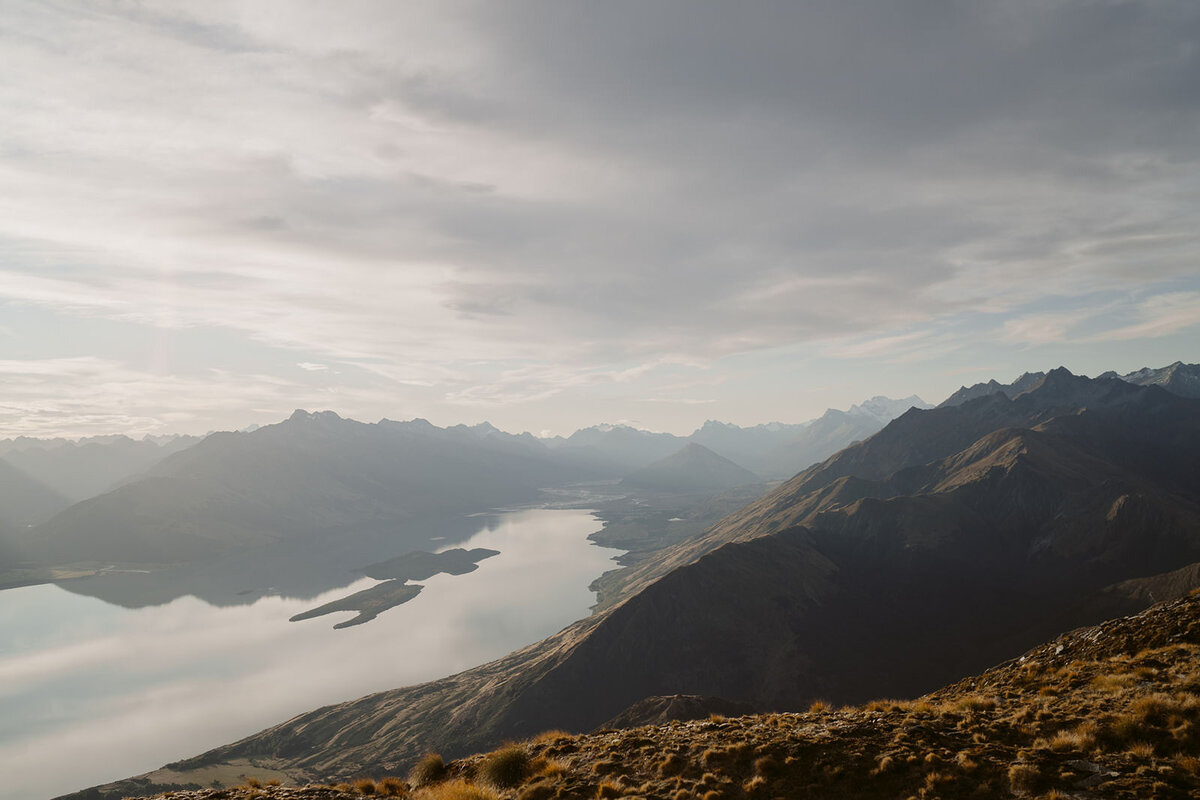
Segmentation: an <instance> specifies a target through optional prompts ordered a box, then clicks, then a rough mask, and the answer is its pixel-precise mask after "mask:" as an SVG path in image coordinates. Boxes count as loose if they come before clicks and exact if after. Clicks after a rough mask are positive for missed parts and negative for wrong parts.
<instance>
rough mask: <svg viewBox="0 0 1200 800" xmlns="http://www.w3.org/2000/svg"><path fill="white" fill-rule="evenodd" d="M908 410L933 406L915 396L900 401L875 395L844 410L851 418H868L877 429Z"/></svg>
mask: <svg viewBox="0 0 1200 800" xmlns="http://www.w3.org/2000/svg"><path fill="white" fill-rule="evenodd" d="M910 408H933V406H931V405H929V403H926V402H925V401H924V400H922V399H921V398H919V397H917V396H916V395H915V394H914V395H910V396H908V397H905V398H903V399H902V400H894V399H892V398H890V397H884V396H883V395H875V396H874V397H872V398H871V399H870V400H864V401H863V402H862V403H859V404H857V405H852V406H850V408H849V409H847V410H846V413H847V414H848V415H849V416H851V417H855V416H861V417H870V418H872V419H874V420H875V421H876V422H878V423H879V427H881V428H882V427H883V426H884V425H887V424H888V423H889V422H891V421H892V420H894V419H895V418H896V417H898V416H900V415H901V414H903V413H904V412H905V411H908V410H909V409H910ZM831 455H832V454H831Z"/></svg>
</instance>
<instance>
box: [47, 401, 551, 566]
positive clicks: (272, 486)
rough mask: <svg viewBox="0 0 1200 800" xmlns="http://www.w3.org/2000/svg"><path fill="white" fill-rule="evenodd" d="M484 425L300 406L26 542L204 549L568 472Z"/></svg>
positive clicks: (128, 557)
mask: <svg viewBox="0 0 1200 800" xmlns="http://www.w3.org/2000/svg"><path fill="white" fill-rule="evenodd" d="M486 433H487V432H481V433H480V434H478V435H477V434H473V433H471V432H470V431H466V432H464V431H454V430H443V429H441V428H435V427H434V426H431V425H429V424H428V423H425V424H424V425H421V424H420V421H416V422H414V423H393V422H389V421H386V420H385V421H383V422H380V423H376V424H373V425H369V424H364V423H360V422H355V421H353V420H347V419H342V418H341V417H338V416H337V415H336V414H333V413H332V412H321V413H317V414H309V413H306V412H303V411H298V412H296V413H295V414H293V415H292V417H291V418H289V419H288V420H286V421H284V422H282V423H279V424H276V425H269V426H266V427H263V428H259V429H258V430H255V431H253V432H251V433H217V434H212V435H210V436H209V437H208V438H206V439H205V440H204V441H202V442H200V443H199V444H197V445H195V446H193V447H191V448H189V449H186V450H183V451H182V452H179V453H176V454H175V455H173V456H171V457H169V458H167V459H166V460H164V461H162V462H161V463H159V464H158V465H156V466H155V467H154V468H153V469H151V470H150V471H149V472H148V473H147V474H146V475H145V476H144V477H143V478H141V479H139V480H137V481H135V482H133V483H130V484H127V485H125V486H122V487H120V488H118V489H116V490H114V491H112V492H109V493H107V494H104V495H101V496H99V497H96V498H93V499H90V500H86V501H84V502H82V503H78V504H76V505H74V506H72V507H71V508H69V509H67V510H66V511H64V512H62V513H61V514H59V515H57V516H56V517H55V518H53V519H52V520H50V521H49V522H47V523H45V524H44V525H42V526H40V527H39V528H38V529H37V530H35V531H33V535H32V536H31V537H29V539H28V541H27V547H28V549H29V550H30V551H31V552H33V553H34V554H36V555H37V557H39V558H40V559H42V560H43V561H46V562H54V561H62V560H68V561H86V560H111V561H123V562H143V563H155V562H174V561H187V560H192V559H203V558H211V557H215V556H219V555H223V554H228V553H230V552H234V551H236V550H239V549H243V548H262V547H267V546H270V545H272V544H275V543H278V542H281V541H284V540H288V539H297V538H303V537H311V536H314V535H316V534H318V533H321V534H322V535H324V536H326V537H327V536H328V534H329V533H330V532H332V531H339V530H341V531H348V530H362V529H370V528H373V527H375V528H378V527H381V526H388V525H394V523H395V522H396V521H397V520H402V519H411V518H413V517H416V516H419V515H422V514H431V513H444V512H459V511H474V510H480V509H484V508H489V507H493V506H496V505H500V504H504V503H512V502H517V501H520V500H525V499H530V498H532V497H533V496H534V495H535V494H536V490H537V489H538V488H539V487H541V486H548V485H555V484H559V483H561V482H563V481H567V480H570V479H571V477H572V476H573V473H572V471H571V470H570V469H565V468H563V467H562V466H561V465H560V464H558V463H556V462H555V461H554V460H553V459H552V458H551V457H550V455H549V454H548V453H547V452H546V451H545V448H543V447H541V446H540V445H539V444H537V443H536V442H533V443H529V442H526V441H522V440H520V437H507V435H506V436H505V437H493V436H489V435H486Z"/></svg>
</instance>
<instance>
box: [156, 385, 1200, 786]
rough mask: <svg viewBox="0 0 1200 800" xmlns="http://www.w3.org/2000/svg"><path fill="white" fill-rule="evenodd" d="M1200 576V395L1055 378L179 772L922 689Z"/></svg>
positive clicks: (381, 761) (833, 464)
mask: <svg viewBox="0 0 1200 800" xmlns="http://www.w3.org/2000/svg"><path fill="white" fill-rule="evenodd" d="M1198 562H1200V402H1198V401H1196V400H1189V399H1185V398H1181V397H1178V396H1175V395H1172V394H1169V393H1168V392H1166V391H1163V390H1162V389H1160V388H1158V387H1154V386H1151V387H1141V386H1136V385H1132V384H1129V383H1126V382H1124V381H1120V380H1089V379H1087V378H1081V377H1076V376H1073V375H1071V374H1070V373H1069V372H1067V371H1066V370H1062V369H1059V370H1053V371H1051V372H1050V373H1048V374H1047V375H1045V376H1043V377H1042V378H1041V379H1039V380H1038V382H1037V384H1036V385H1035V386H1034V387H1032V388H1031V389H1030V390H1028V391H1026V392H1024V393H1022V394H1021V395H1019V396H1017V397H1016V398H1015V399H1010V398H1008V397H1007V395H1005V394H1003V393H997V394H992V395H988V396H984V397H980V398H976V399H975V400H970V401H967V402H965V403H963V404H962V405H959V406H950V407H944V408H938V409H932V410H928V411H920V410H911V411H909V412H907V413H906V414H904V415H903V416H901V417H900V418H898V419H897V420H894V421H893V422H892V423H891V424H889V425H888V427H887V428H885V429H884V430H883V431H881V432H880V433H879V434H876V435H875V436H873V437H871V438H869V439H867V440H866V441H864V442H861V443H859V444H857V445H854V446H852V447H850V448H847V449H846V450H844V451H842V452H841V453H839V454H837V455H835V456H833V457H831V458H830V459H828V460H826V461H825V462H824V463H822V464H819V465H817V466H815V467H813V468H811V469H809V470H807V471H805V472H804V473H801V474H800V475H798V476H796V477H795V478H793V479H792V480H791V481H788V482H786V483H784V484H781V485H780V486H779V487H778V488H776V489H775V490H773V491H772V492H770V493H768V494H767V495H765V496H764V497H763V498H762V499H761V500H758V501H756V502H753V503H751V504H750V505H748V506H747V507H746V508H744V509H743V510H741V511H739V512H737V513H735V514H733V515H732V516H730V517H728V518H726V519H725V520H724V521H722V522H721V523H719V524H717V525H716V526H715V527H714V528H712V529H711V530H710V531H709V532H708V533H706V534H704V535H703V536H701V537H700V538H699V539H697V540H694V541H688V542H684V543H682V544H680V545H678V546H677V547H675V548H672V549H671V550H670V551H667V552H665V553H663V554H662V556H661V557H660V558H657V559H654V560H648V561H647V562H645V563H643V564H641V565H639V566H637V567H635V568H634V572H635V573H636V577H635V579H633V580H631V582H630V583H629V584H628V587H629V590H630V591H631V592H636V593H634V594H632V596H630V597H629V598H628V599H627V600H625V601H624V602H623V603H621V604H619V605H616V606H615V607H613V608H611V609H609V610H607V611H605V612H603V613H601V614H598V615H596V616H594V617H592V618H589V619H587V620H583V621H581V622H579V623H576V624H575V625H573V626H571V627H570V628H567V629H566V630H564V631H562V632H561V633H559V634H556V635H555V636H552V637H550V638H549V639H547V640H545V641H543V642H541V643H539V644H536V645H533V646H531V647H529V648H526V649H525V650H522V651H519V652H517V653H514V654H512V655H510V656H508V657H506V658H504V659H501V660H499V661H496V662H493V663H491V664H488V665H484V666H482V667H478V668H476V669H473V670H469V671H467V672H464V673H461V674H459V675H456V676H452V677H449V678H445V679H442V680H440V681H434V682H432V683H429V684H424V685H421V686H416V687H410V688H406V689H397V690H394V691H390V692H383V693H380V694H377V695H372V696H369V697H365V698H362V699H360V700H356V701H354V702H351V703H345V704H341V705H337V706H331V707H328V708H324V709H319V710H317V711H314V712H311V713H309V714H305V715H301V716H300V717H297V718H295V719H293V720H290V721H288V722H286V723H283V724H281V725H278V726H276V727H274V728H271V729H269V730H267V731H264V732H262V733H260V734H257V735H255V736H252V737H249V738H247V739H245V740H243V741H241V742H238V743H235V744H233V745H229V746H227V747H224V748H219V749H217V750H214V751H211V752H209V753H207V754H205V755H203V756H200V757H198V758H195V759H190V760H188V761H186V762H180V763H179V764H177V765H175V767H176V770H177V771H179V772H182V773H187V772H194V771H196V770H203V769H207V768H212V767H213V766H215V765H220V764H230V763H245V762H246V761H247V760H250V759H253V760H255V762H256V763H259V764H261V765H264V766H272V767H274V768H277V769H281V770H284V771H285V772H287V773H289V774H292V775H296V776H309V777H325V776H347V775H353V774H356V773H362V772H368V771H382V770H384V769H387V768H394V767H395V766H396V765H397V764H401V763H404V762H406V761H407V760H408V759H411V758H414V757H416V756H417V755H418V754H419V753H420V752H422V751H424V750H426V749H430V748H434V749H438V750H441V751H442V752H445V753H448V754H461V753H464V752H469V751H470V750H477V749H484V748H486V747H489V746H494V745H495V744H497V743H499V742H501V741H503V740H504V739H506V738H519V737H523V736H529V735H532V734H534V733H536V732H537V731H539V730H544V729H547V728H555V727H558V728H566V729H568V730H574V731H584V730H589V729H591V728H594V727H595V726H597V725H599V724H601V723H603V722H604V721H605V720H608V719H611V718H613V717H614V716H616V715H617V714H619V713H620V712H621V711H622V710H623V709H625V708H627V707H628V706H630V705H632V704H634V703H636V702H637V701H639V700H642V699H644V698H646V697H650V696H658V695H672V694H694V695H703V696H718V697H724V698H727V699H730V700H734V701H739V702H744V703H749V704H750V705H752V706H753V707H755V708H757V709H760V710H795V709H801V708H806V707H807V706H808V705H809V704H810V703H811V702H812V701H813V700H814V699H817V698H822V699H825V700H829V701H831V702H834V703H837V704H842V703H856V702H862V701H865V700H868V699H870V698H872V697H880V696H905V697H914V696H917V695H920V694H921V693H923V692H928V691H930V690H932V689H934V688H936V687H937V686H939V685H944V684H946V683H949V682H952V681H955V680H957V679H959V678H961V677H962V676H964V675H969V674H971V673H974V672H978V671H979V670H982V669H985V668H987V667H988V666H989V665H991V664H995V663H997V662H999V661H1002V660H1004V659H1005V658H1010V657H1012V656H1014V655H1016V654H1018V653H1020V652H1021V651H1022V650H1024V649H1026V648H1028V647H1030V646H1032V645H1033V644H1035V643H1036V642H1038V641H1042V640H1044V639H1046V638H1047V637H1049V636H1052V635H1054V634H1055V633H1057V632H1058V631H1061V630H1064V629H1067V628H1069V627H1074V626H1077V625H1080V624H1092V623H1095V622H1098V621H1100V620H1101V619H1104V618H1105V615H1106V614H1107V613H1108V612H1109V611H1111V610H1112V609H1113V608H1115V607H1120V608H1122V609H1123V610H1124V609H1128V610H1138V609H1140V608H1144V607H1146V606H1147V605H1149V604H1150V603H1151V602H1153V601H1154V600H1155V599H1158V600H1162V599H1164V597H1163V596H1162V595H1161V594H1159V592H1163V591H1169V592H1172V593H1174V594H1176V595H1178V594H1182V593H1185V592H1186V591H1187V590H1188V589H1190V588H1192V587H1193V586H1194V585H1195V583H1194V581H1195V579H1196V577H1197V575H1198V574H1200V569H1196V568H1195V567H1194V565H1196V564H1197V563H1198ZM1151 586H1153V587H1154V588H1153V589H1150V588H1149V587H1151Z"/></svg>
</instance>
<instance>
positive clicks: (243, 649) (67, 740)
mask: <svg viewBox="0 0 1200 800" xmlns="http://www.w3.org/2000/svg"><path fill="white" fill-rule="evenodd" d="M480 527H481V529H480V530H479V531H478V533H476V534H475V535H473V536H471V537H470V538H469V539H467V540H466V541H465V542H456V543H455V544H454V546H461V547H465V548H474V547H487V548H491V549H494V550H499V551H500V555H498V556H495V557H493V558H488V559H486V560H484V561H481V562H480V563H479V568H478V569H477V570H476V571H475V572H472V573H469V574H466V575H458V576H453V575H435V576H433V577H432V578H429V579H427V580H424V581H420V582H419V583H420V584H421V585H423V586H424V587H425V588H424V590H423V591H422V592H421V594H420V595H418V596H417V597H416V598H415V599H414V600H412V601H410V602H408V603H406V604H404V605H401V606H398V607H396V608H393V609H391V610H389V611H386V612H384V613H383V614H382V615H380V616H379V617H378V618H377V619H375V620H374V621H372V622H369V623H367V624H365V625H359V626H355V627H352V628H345V629H342V630H333V628H332V626H333V625H334V624H335V623H337V622H341V621H343V620H346V619H350V618H351V617H353V616H354V612H341V613H337V614H330V615H328V616H324V617H318V618H316V619H311V620H306V621H303V622H288V618H289V617H291V616H292V615H294V614H297V613H300V612H302V611H305V610H307V609H310V608H313V607H314V606H317V605H320V604H322V603H325V602H329V601H331V600H334V599H337V598H339V597H343V596H345V595H346V594H349V593H350V592H353V591H358V590H360V589H364V588H367V587H369V586H373V585H375V584H376V583H377V582H376V581H374V580H371V579H362V580H359V581H356V582H354V583H352V584H350V585H349V586H348V587H345V588H341V589H337V590H335V591H331V592H326V593H324V594H321V595H319V596H317V597H315V598H308V599H294V598H287V597H278V596H268V597H260V598H258V599H256V600H254V601H253V602H249V603H247V604H244V605H230V606H224V607H217V606H214V605H210V604H209V603H206V602H204V601H202V600H198V599H196V598H195V597H191V596H188V597H181V598H179V599H176V600H172V601H171V602H169V603H166V604H165V605H159V606H151V607H146V608H136V609H128V608H122V607H119V606H114V605H109V604H108V603H105V602H104V601H102V600H98V599H96V598H94V597H88V596H84V595H80V594H74V593H72V592H69V591H66V590H64V589H62V588H60V587H58V586H31V587H26V588H21V589H10V590H7V591H3V592H0V775H3V776H4V780H3V781H0V800H39V798H41V799H43V800H44V799H45V798H49V797H52V796H55V795H58V794H63V793H65V792H70V791H74V790H77V789H81V788H84V787H86V786H91V785H95V784H99V783H103V782H106V781H110V780H116V779H118V778H124V777H128V776H131V775H135V774H138V773H142V772H147V771H149V770H152V769H155V768H157V767H160V766H162V765H163V764H165V763H167V762H169V761H175V760H178V759H180V758H185V757H188V756H193V755H197V754H199V753H201V752H203V751H204V750H207V749H209V748H211V747H215V746H218V745H221V744H225V743H228V742H231V741H234V740H236V739H238V738H241V737H243V736H246V735H248V734H250V733H254V732H256V731H258V730H261V729H262V728H265V727H268V726H269V725H272V724H275V723H277V722H281V721H283V720H285V719H287V718H289V717H291V716H294V715H295V714H298V713H300V712H303V711H308V710H311V709H314V708H317V707H318V706H321V705H326V704H329V703H334V702H338V701H341V700H350V699H353V698H356V697H360V696H362V695H364V694H369V693H371V692H375V691H380V690H383V689H391V688H396V687H399V686H406V685H410V684H414V683H420V682H422V681H426V680H431V679H434V678H439V677H442V676H444V675H449V674H453V673H455V672H459V671H461V670H463V669H466V668H468V667H472V666H475V665H477V664H482V663H485V662H487V661H490V660H492V659H494V658H499V657H500V656H503V655H505V654H507V653H509V652H511V651H513V650H515V649H517V648H518V647H522V646H524V645H527V644H531V643H533V642H535V641H538V640H539V639H542V638H544V637H545V636H548V635H549V634H551V633H554V632H555V631H558V630H560V629H561V628H563V627H565V626H566V625H568V624H570V623H571V622H573V621H575V620H577V619H580V618H582V617H584V616H586V615H587V614H588V613H589V611H588V609H589V606H591V604H592V603H593V602H595V598H594V596H593V595H592V593H591V592H589V591H588V589H587V586H588V584H589V583H590V582H591V581H592V580H593V579H594V578H596V577H597V576H599V575H600V574H601V573H602V572H604V571H605V570H607V569H611V568H613V566H614V565H613V563H612V561H611V558H612V557H613V555H614V554H615V553H616V552H617V551H614V550H610V549H602V548H600V547H597V546H596V545H594V544H592V543H591V542H589V541H587V538H586V537H587V535H588V534H590V533H593V532H594V531H597V530H599V529H600V527H601V526H600V523H599V522H598V521H597V520H596V518H595V517H594V516H593V515H592V514H591V512H589V511H580V510H552V509H532V510H524V511H514V512H508V513H503V514H498V515H495V516H489V517H485V518H480ZM447 546H450V545H449V543H447Z"/></svg>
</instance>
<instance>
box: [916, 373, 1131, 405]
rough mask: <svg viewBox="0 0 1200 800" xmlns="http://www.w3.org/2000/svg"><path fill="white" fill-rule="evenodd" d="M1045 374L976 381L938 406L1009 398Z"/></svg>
mask: <svg viewBox="0 0 1200 800" xmlns="http://www.w3.org/2000/svg"><path fill="white" fill-rule="evenodd" d="M1045 376H1046V373H1044V372H1026V373H1024V374H1022V375H1021V377H1019V378H1017V379H1016V380H1015V381H1013V382H1012V383H998V382H997V381H996V380H994V379H993V380H990V381H988V382H987V383H977V384H975V385H974V386H963V387H961V388H959V390H958V391H957V392H955V393H954V394H952V395H950V396H949V397H947V398H946V399H945V400H943V401H942V402H941V403H939V404H938V408H943V407H945V406H961V405H962V404H963V403H965V402H967V401H968V400H975V399H977V398H980V397H987V396H988V395H990V394H1003V395H1005V396H1006V397H1008V399H1010V400H1011V399H1012V398H1014V397H1016V396H1017V395H1019V394H1021V393H1022V392H1024V391H1027V390H1029V389H1031V388H1033V386H1034V384H1036V383H1037V382H1038V381H1040V380H1041V379H1042V378H1044V377H1045ZM1113 377H1116V376H1113Z"/></svg>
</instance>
